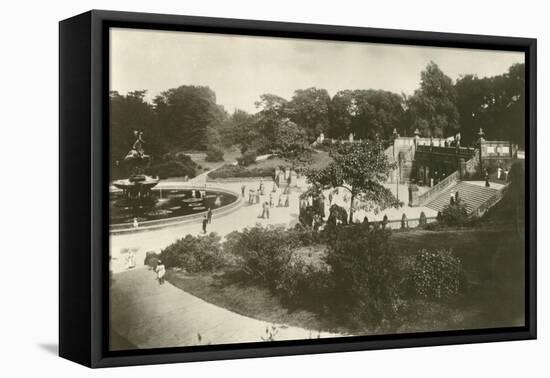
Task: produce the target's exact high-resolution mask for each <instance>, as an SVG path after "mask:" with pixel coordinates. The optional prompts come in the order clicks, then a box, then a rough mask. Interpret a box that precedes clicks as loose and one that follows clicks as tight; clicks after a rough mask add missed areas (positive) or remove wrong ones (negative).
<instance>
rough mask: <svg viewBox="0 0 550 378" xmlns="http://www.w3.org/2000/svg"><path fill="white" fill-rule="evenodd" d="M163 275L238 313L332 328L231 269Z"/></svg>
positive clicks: (318, 329) (325, 328)
mask: <svg viewBox="0 0 550 378" xmlns="http://www.w3.org/2000/svg"><path fill="white" fill-rule="evenodd" d="M166 278H167V280H168V281H169V282H170V283H171V284H172V285H174V286H176V287H178V288H180V289H182V290H184V291H186V292H188V293H190V294H192V295H194V296H196V297H199V298H201V299H203V300H205V301H206V302H209V303H212V304H214V305H216V306H219V307H223V308H225V309H228V310H230V311H233V312H235V313H237V314H241V315H244V316H248V317H251V318H254V319H258V320H263V321H266V322H271V323H276V324H286V325H290V326H296V327H302V328H306V329H311V330H316V331H332V330H334V329H333V327H332V326H331V325H330V324H329V323H327V322H325V321H323V319H320V318H319V317H318V316H317V315H316V314H314V313H312V312H310V311H307V310H295V311H291V310H289V309H287V308H285V307H284V306H283V305H282V303H281V301H280V300H279V299H278V298H277V297H276V296H274V295H273V294H271V293H270V291H269V290H268V289H266V288H264V287H261V286H257V285H254V284H248V283H247V284H243V283H242V280H240V279H239V278H238V277H237V276H236V274H235V273H234V272H232V271H228V272H225V273H214V274H206V273H204V274H188V273H183V272H178V271H174V270H168V272H167V273H166ZM315 336H316V335H315V334H313V335H312V337H315Z"/></svg>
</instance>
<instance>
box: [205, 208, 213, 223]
mask: <svg viewBox="0 0 550 378" xmlns="http://www.w3.org/2000/svg"><path fill="white" fill-rule="evenodd" d="M206 217H207V218H208V224H210V223H212V209H211V208H208V212H207V213H206Z"/></svg>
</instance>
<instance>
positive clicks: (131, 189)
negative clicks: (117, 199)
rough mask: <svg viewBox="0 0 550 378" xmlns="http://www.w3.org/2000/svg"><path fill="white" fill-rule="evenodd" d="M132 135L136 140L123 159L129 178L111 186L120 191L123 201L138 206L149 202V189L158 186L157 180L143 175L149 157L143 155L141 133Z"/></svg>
mask: <svg viewBox="0 0 550 378" xmlns="http://www.w3.org/2000/svg"><path fill="white" fill-rule="evenodd" d="M134 135H135V136H136V138H137V139H136V141H135V142H134V144H133V145H132V149H131V150H130V151H129V152H128V154H126V156H125V157H124V162H125V164H127V165H128V166H129V167H130V170H131V174H130V177H128V178H127V179H122V180H116V181H114V182H113V185H114V186H115V187H117V188H118V189H121V190H122V193H123V198H124V199H126V200H127V201H128V202H129V203H131V204H133V205H138V206H139V205H143V204H144V203H145V202H151V201H150V200H151V199H152V197H151V189H152V188H153V187H154V186H155V185H157V184H158V182H159V178H158V177H151V176H147V175H145V169H146V168H147V167H148V166H149V165H150V162H151V157H150V156H149V155H146V154H145V150H144V145H145V141H144V140H143V132H141V131H139V132H138V131H134ZM148 200H149V201H148Z"/></svg>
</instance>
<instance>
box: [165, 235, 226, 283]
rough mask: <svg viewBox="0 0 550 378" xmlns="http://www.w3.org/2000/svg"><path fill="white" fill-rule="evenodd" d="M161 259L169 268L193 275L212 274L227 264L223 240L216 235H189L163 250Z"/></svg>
mask: <svg viewBox="0 0 550 378" xmlns="http://www.w3.org/2000/svg"><path fill="white" fill-rule="evenodd" d="M160 258H161V259H162V262H163V263H164V265H166V267H167V268H181V269H183V270H185V271H187V272H191V273H198V272H212V271H215V270H216V269H218V268H220V267H222V266H223V265H224V264H225V263H226V259H225V258H224V256H223V253H222V248H221V238H220V237H219V236H218V235H217V234H215V233H210V234H208V235H205V236H192V235H187V236H185V237H184V238H181V239H179V240H177V241H176V242H175V243H172V244H170V245H169V246H168V247H166V248H165V249H163V250H162V251H161V253H160Z"/></svg>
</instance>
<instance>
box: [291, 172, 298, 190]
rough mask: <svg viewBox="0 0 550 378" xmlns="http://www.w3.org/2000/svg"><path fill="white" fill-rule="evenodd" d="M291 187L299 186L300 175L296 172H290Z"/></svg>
mask: <svg viewBox="0 0 550 378" xmlns="http://www.w3.org/2000/svg"><path fill="white" fill-rule="evenodd" d="M289 185H290V186H292V187H296V186H298V175H297V174H296V172H294V171H292V172H290V181H289Z"/></svg>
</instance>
